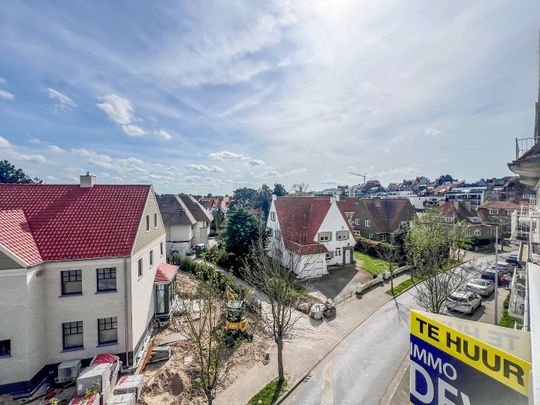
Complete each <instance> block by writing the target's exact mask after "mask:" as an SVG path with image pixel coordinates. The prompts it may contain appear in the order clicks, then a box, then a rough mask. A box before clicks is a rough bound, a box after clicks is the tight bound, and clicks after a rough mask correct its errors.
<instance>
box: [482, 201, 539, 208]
mask: <svg viewBox="0 0 540 405" xmlns="http://www.w3.org/2000/svg"><path fill="white" fill-rule="evenodd" d="M522 205H529V200H523V201H492V202H488V203H486V204H484V205H482V206H481V207H480V208H497V209H503V210H515V209H519V208H521V206H522Z"/></svg>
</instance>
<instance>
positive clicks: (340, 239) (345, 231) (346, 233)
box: [336, 229, 349, 241]
mask: <svg viewBox="0 0 540 405" xmlns="http://www.w3.org/2000/svg"><path fill="white" fill-rule="evenodd" d="M340 232H341V234H342V235H345V237H343V238H341V237H340V236H339V235H340ZM347 239H349V231H347V230H346V229H341V230H339V231H336V240H338V241H344V240H347Z"/></svg>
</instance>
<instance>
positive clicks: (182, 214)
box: [156, 194, 197, 225]
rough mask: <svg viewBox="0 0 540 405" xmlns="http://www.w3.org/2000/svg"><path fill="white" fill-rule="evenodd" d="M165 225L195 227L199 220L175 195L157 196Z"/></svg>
mask: <svg viewBox="0 0 540 405" xmlns="http://www.w3.org/2000/svg"><path fill="white" fill-rule="evenodd" d="M156 198H157V202H158V205H159V211H160V212H161V217H162V218H163V222H164V223H165V225H194V224H195V223H196V222H197V220H196V219H195V217H194V216H193V214H192V213H191V211H190V210H188V208H187V206H186V204H184V202H183V201H182V200H181V199H180V198H179V197H178V196H177V195H174V194H163V195H158V196H156Z"/></svg>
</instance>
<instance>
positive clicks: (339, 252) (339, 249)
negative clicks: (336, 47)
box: [336, 248, 341, 256]
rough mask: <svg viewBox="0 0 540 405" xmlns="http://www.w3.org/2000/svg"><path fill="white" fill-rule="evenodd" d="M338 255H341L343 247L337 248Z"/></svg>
mask: <svg viewBox="0 0 540 405" xmlns="http://www.w3.org/2000/svg"><path fill="white" fill-rule="evenodd" d="M336 256H341V248H336Z"/></svg>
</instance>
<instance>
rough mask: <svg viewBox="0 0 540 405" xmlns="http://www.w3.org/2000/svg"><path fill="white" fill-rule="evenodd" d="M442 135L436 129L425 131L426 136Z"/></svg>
mask: <svg viewBox="0 0 540 405" xmlns="http://www.w3.org/2000/svg"><path fill="white" fill-rule="evenodd" d="M440 134H442V131H441V130H440V129H436V128H426V130H425V131H424V135H429V136H437V135H440Z"/></svg>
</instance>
